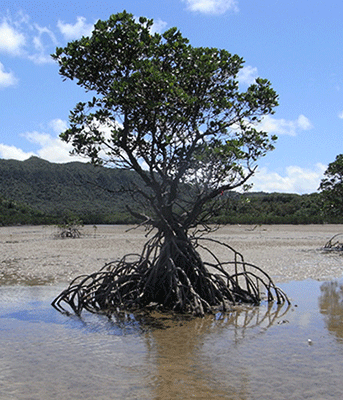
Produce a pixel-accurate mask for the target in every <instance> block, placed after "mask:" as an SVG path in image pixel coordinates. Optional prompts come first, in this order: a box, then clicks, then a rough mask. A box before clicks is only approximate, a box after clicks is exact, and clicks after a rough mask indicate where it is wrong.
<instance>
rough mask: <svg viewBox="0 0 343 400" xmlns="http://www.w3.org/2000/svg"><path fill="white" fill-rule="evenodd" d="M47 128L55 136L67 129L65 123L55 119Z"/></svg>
mask: <svg viewBox="0 0 343 400" xmlns="http://www.w3.org/2000/svg"><path fill="white" fill-rule="evenodd" d="M49 127H50V128H51V129H52V130H53V131H54V132H55V133H56V134H57V135H59V134H60V133H62V132H64V131H65V130H67V129H68V124H67V121H64V120H62V119H59V118H56V119H53V120H52V121H50V122H49Z"/></svg>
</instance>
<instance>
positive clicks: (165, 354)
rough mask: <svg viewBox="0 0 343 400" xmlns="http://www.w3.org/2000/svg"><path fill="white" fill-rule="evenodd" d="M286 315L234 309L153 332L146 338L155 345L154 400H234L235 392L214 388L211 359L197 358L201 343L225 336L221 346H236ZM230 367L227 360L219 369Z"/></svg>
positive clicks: (273, 309) (269, 308)
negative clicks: (209, 367) (231, 399)
mask: <svg viewBox="0 0 343 400" xmlns="http://www.w3.org/2000/svg"><path fill="white" fill-rule="evenodd" d="M288 311H289V306H288V307H285V306H284V307H282V306H275V305H274V306H273V305H265V306H261V307H237V308H236V309H235V310H232V312H231V313H228V314H219V313H218V314H217V315H216V318H215V319H214V318H213V317H206V318H203V319H199V318H196V319H191V320H189V321H185V320H182V319H181V320H179V321H170V322H169V324H168V329H167V330H161V329H157V330H152V331H151V332H150V334H149V335H148V338H149V339H150V341H149V343H153V344H154V345H153V346H150V348H149V351H150V352H151V355H152V356H153V357H152V358H154V359H155V363H156V375H155V378H154V382H155V384H154V393H155V397H154V398H155V399H174V398H175V399H176V398H188V397H187V394H190V393H192V397H194V398H204V399H205V398H211V399H223V398H236V397H235V396H236V395H235V394H234V393H235V392H236V391H232V390H230V392H228V390H227V385H222V384H221V385H218V384H217V383H215V384H214V382H216V379H215V377H214V376H212V373H211V371H209V369H208V365H206V362H209V363H211V362H210V359H209V357H208V356H205V357H201V356H200V354H201V353H202V348H203V346H204V343H205V342H207V341H211V338H212V337H218V336H220V335H222V334H223V332H226V333H225V336H226V340H225V342H224V343H222V345H223V346H225V347H226V346H228V345H229V346H230V345H232V344H233V343H236V344H237V343H238V342H239V341H240V340H243V339H244V337H246V336H247V335H248V333H249V332H250V333H251V334H252V335H256V334H258V333H263V332H265V331H266V330H267V329H268V328H269V327H271V326H272V325H273V324H274V323H277V321H279V322H280V321H285V320H282V319H281V317H284V316H285V315H286V314H287V312H288ZM151 339H152V341H151ZM230 363H231V360H228V364H226V365H225V364H224V365H222V367H223V368H227V367H228V366H229V365H230ZM243 386H244V385H243ZM232 396H233V397H232ZM239 398H247V397H239Z"/></svg>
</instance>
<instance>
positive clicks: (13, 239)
mask: <svg viewBox="0 0 343 400" xmlns="http://www.w3.org/2000/svg"><path fill="white" fill-rule="evenodd" d="M128 228H129V227H127V226H118V225H106V226H103V225H99V226H97V227H96V228H95V227H93V226H85V227H84V228H82V237H81V238H80V239H60V238H56V235H57V234H58V230H57V228H56V227H51V226H47V227H46V226H21V227H1V228H0V285H8V284H32V285H36V284H55V283H62V282H66V283H67V282H69V281H70V280H71V279H73V278H75V277H76V276H78V275H81V274H89V273H91V272H95V271H97V270H99V269H100V268H101V267H102V266H103V265H104V264H105V263H107V262H109V261H112V260H116V259H118V258H121V257H122V256H124V255H125V254H127V253H139V252H140V251H141V249H142V247H143V245H144V243H145V241H146V240H147V238H146V237H145V231H144V229H143V228H137V229H134V230H128ZM342 232H343V225H295V226H293V225H263V226H256V227H253V226H246V225H241V226H239V225H234V226H225V227H222V228H220V229H219V230H218V231H216V232H214V233H212V234H211V237H212V238H214V239H217V240H220V241H223V242H225V243H227V244H229V245H230V246H232V247H234V248H235V250H237V251H239V252H240V253H241V254H242V255H243V256H244V259H245V261H247V262H250V263H253V264H255V265H257V266H258V267H261V268H263V269H264V270H265V271H266V272H267V273H268V274H270V275H271V276H272V277H273V278H274V280H275V281H276V282H286V281H289V280H304V279H308V278H311V279H317V280H324V279H329V278H337V277H341V276H342V275H343V254H342V253H330V254H328V253H324V252H322V251H321V250H320V249H321V247H322V246H323V245H324V244H325V243H326V241H327V240H329V239H330V238H331V237H332V236H333V235H334V234H337V233H342ZM214 250H215V251H216V254H218V255H219V256H220V257H221V258H222V259H223V258H224V259H225V257H231V255H230V254H226V253H225V252H223V249H221V248H219V247H216V246H215V249H214Z"/></svg>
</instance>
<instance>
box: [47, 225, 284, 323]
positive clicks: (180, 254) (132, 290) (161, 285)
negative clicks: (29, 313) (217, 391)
mask: <svg viewBox="0 0 343 400" xmlns="http://www.w3.org/2000/svg"><path fill="white" fill-rule="evenodd" d="M211 245H220V246H223V247H224V248H225V250H226V251H227V260H226V261H221V260H219V259H218V258H217V256H216V255H215V254H214V253H213V251H211V249H210V246H211ZM198 251H202V252H203V253H204V254H205V255H206V257H205V258H206V261H202V259H201V257H200V255H199V253H198ZM208 259H209V261H208ZM264 300H266V301H269V302H271V301H276V302H277V303H278V304H281V303H284V302H288V304H289V303H290V302H289V300H288V298H287V295H286V294H285V293H284V292H283V291H282V290H281V289H280V288H278V287H276V286H275V284H274V283H273V281H272V279H271V278H270V276H269V275H268V274H266V273H265V272H264V271H263V270H262V269H261V268H259V267H257V266H255V265H253V264H250V263H247V262H245V261H244V259H243V256H242V255H241V254H240V253H238V252H237V251H235V250H234V249H233V248H232V247H231V246H229V245H227V244H225V243H222V242H219V241H217V240H214V239H208V238H206V239H205V238H203V237H197V238H195V237H193V238H187V239H186V240H179V239H177V238H175V237H174V238H169V240H168V241H167V240H165V239H164V237H163V236H162V235H161V234H160V233H158V234H156V235H155V236H154V237H153V238H152V239H150V240H149V241H148V242H147V243H146V245H145V246H144V249H143V252H142V254H131V255H126V256H125V257H123V258H122V259H121V260H118V261H113V262H110V263H108V264H106V265H104V267H103V268H102V269H101V270H100V271H98V272H95V273H92V274H90V275H81V276H79V277H77V278H76V279H74V280H73V281H72V282H71V283H70V285H69V287H68V288H66V289H65V290H64V291H63V292H62V293H60V295H59V296H57V297H56V298H55V299H54V301H53V302H52V306H53V307H54V308H55V309H56V310H58V311H60V312H62V313H65V314H70V313H74V314H76V315H81V313H82V311H83V310H87V311H89V312H92V313H104V314H106V315H111V314H116V313H117V314H119V313H121V312H125V311H129V312H134V311H139V310H160V311H174V312H176V313H187V314H192V315H195V316H204V315H205V314H206V313H213V312H215V311H216V310H219V309H220V310H222V311H224V312H225V311H229V310H230V309H231V307H232V306H233V305H237V304H242V303H248V304H253V305H259V304H260V303H261V302H262V301H264Z"/></svg>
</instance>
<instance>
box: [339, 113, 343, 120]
mask: <svg viewBox="0 0 343 400" xmlns="http://www.w3.org/2000/svg"><path fill="white" fill-rule="evenodd" d="M338 118H340V119H343V111H341V112H340V113H339V114H338Z"/></svg>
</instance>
